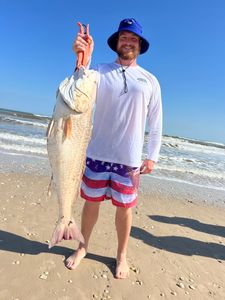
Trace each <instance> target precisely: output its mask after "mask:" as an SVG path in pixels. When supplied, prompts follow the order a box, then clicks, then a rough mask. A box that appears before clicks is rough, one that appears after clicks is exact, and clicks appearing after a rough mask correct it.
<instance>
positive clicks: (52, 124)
mask: <svg viewBox="0 0 225 300" xmlns="http://www.w3.org/2000/svg"><path fill="white" fill-rule="evenodd" d="M54 123H55V121H54V120H53V119H51V120H50V122H49V123H48V128H47V131H46V136H47V138H48V137H50V135H51V132H52V128H53V126H54Z"/></svg>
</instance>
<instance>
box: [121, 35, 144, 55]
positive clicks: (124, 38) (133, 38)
mask: <svg viewBox="0 0 225 300" xmlns="http://www.w3.org/2000/svg"><path fill="white" fill-rule="evenodd" d="M140 43H141V41H140V38H139V36H137V35H136V34H134V33H133V32H129V31H121V32H120V34H119V37H118V42H117V53H118V55H119V57H120V58H122V59H125V60H128V59H129V60H130V59H135V58H136V57H137V56H138V54H139V53H140Z"/></svg>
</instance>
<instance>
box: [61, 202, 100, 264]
mask: <svg viewBox="0 0 225 300" xmlns="http://www.w3.org/2000/svg"><path fill="white" fill-rule="evenodd" d="M99 207H100V202H90V201H85V204H84V207H83V212H82V218H81V232H82V234H83V236H84V240H85V243H84V244H82V243H80V244H79V247H78V249H77V250H76V251H75V252H74V253H73V254H72V255H71V256H70V257H68V258H67V260H66V266H67V268H69V269H71V270H73V269H76V267H77V266H78V265H79V264H80V262H81V260H82V259H83V258H84V257H85V255H86V254H87V247H88V243H89V239H90V236H91V233H92V230H93V228H94V225H95V224H96V222H97V220H98V214H99Z"/></svg>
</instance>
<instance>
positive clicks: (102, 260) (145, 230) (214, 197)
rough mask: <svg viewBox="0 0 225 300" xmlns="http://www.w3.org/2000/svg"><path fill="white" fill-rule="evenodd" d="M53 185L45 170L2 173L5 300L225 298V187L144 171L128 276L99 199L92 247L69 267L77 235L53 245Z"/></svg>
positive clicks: (108, 208) (110, 213) (0, 270)
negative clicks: (118, 271) (119, 265)
mask: <svg viewBox="0 0 225 300" xmlns="http://www.w3.org/2000/svg"><path fill="white" fill-rule="evenodd" d="M48 184H49V177H45V176H36V175H33V174H23V173H21V174H19V173H2V174H0V186H1V209H0V224H1V230H0V250H1V251H0V253H1V254H0V275H1V280H0V299H2V300H13V299H14V300H16V299H17V300H28V299H29V300H44V299H49V300H51V299H57V300H70V299H71V300H72V299H79V300H82V299H114V300H120V299H121V300H122V299H123V300H126V299H130V300H136V299H141V300H142V299H198V300H199V299H225V208H224V203H223V201H225V195H224V192H222V191H221V192H220V191H215V190H210V189H203V188H201V187H196V186H193V185H188V184H181V183H177V182H172V181H167V180H160V179H156V178H154V177H148V178H147V177H144V178H142V181H141V188H140V192H139V200H138V206H137V207H136V208H135V209H134V210H133V227H132V232H131V238H130V243H129V252H128V257H129V265H130V276H129V278H128V279H126V280H117V279H115V278H114V271H115V254H116V233H115V229H114V212H115V208H114V207H113V206H112V205H111V203H110V202H107V203H103V204H102V206H101V212H100V217H99V221H98V223H97V225H96V227H95V229H94V232H93V235H92V238H91V241H90V248H89V253H88V255H87V257H86V258H85V259H84V260H83V262H82V264H81V265H79V267H78V268H77V269H76V270H73V271H70V270H68V269H67V268H66V267H65V265H64V260H65V258H67V257H68V256H69V255H70V254H71V253H72V252H73V250H74V249H75V248H76V247H77V242H76V241H63V242H62V243H61V244H60V245H59V246H56V247H54V248H52V249H51V250H49V249H48V240H49V239H50V237H51V234H52V231H53V228H54V224H55V221H56V219H57V209H58V207H57V201H56V198H55V197H50V198H49V197H47V194H46V191H47V187H48ZM82 205H83V200H82V199H79V201H77V203H76V212H75V213H74V215H75V219H76V220H77V223H78V224H80V214H81V209H82Z"/></svg>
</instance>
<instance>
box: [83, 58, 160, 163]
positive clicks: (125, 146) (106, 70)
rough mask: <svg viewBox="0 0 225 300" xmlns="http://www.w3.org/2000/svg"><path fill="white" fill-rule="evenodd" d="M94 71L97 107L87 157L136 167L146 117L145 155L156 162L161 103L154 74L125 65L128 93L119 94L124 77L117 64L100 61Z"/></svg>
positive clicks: (140, 153) (140, 151) (138, 67)
mask: <svg viewBox="0 0 225 300" xmlns="http://www.w3.org/2000/svg"><path fill="white" fill-rule="evenodd" d="M124 68H126V67H124ZM95 70H96V71H97V72H98V85H97V98H96V109H95V113H94V122H93V131H92V136H91V140H90V143H89V146H88V149H87V156H88V157H90V158H92V159H97V160H101V161H107V162H114V163H118V164H124V165H127V166H131V167H139V166H140V165H141V157H142V148H143V143H144V134H145V125H146V119H147V121H148V128H149V142H148V155H147V158H148V159H151V160H153V161H157V160H158V156H159V150H160V146H161V135H162V104H161V92H160V86H159V83H158V81H157V79H156V78H155V76H153V75H152V74H151V73H149V72H148V71H146V70H144V69H143V68H142V67H140V66H130V67H128V68H127V69H126V71H125V76H126V80H127V86H128V92H127V93H125V94H123V95H121V92H123V91H124V79H123V74H122V68H121V66H120V65H119V64H117V63H110V64H99V65H97V66H96V68H95Z"/></svg>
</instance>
